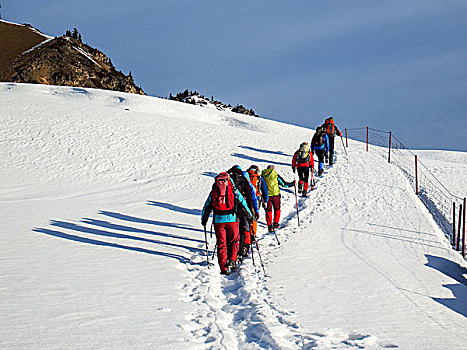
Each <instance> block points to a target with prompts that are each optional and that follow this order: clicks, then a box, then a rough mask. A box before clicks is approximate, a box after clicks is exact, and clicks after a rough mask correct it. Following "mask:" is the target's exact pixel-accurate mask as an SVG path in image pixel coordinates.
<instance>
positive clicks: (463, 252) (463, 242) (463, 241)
mask: <svg viewBox="0 0 467 350" xmlns="http://www.w3.org/2000/svg"><path fill="white" fill-rule="evenodd" d="M465 200H466V198H464V215H463V217H464V218H463V221H464V228H463V229H462V231H463V234H462V256H463V257H464V258H465V205H466V203H465Z"/></svg>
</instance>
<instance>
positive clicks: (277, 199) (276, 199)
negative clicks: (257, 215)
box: [266, 194, 281, 227]
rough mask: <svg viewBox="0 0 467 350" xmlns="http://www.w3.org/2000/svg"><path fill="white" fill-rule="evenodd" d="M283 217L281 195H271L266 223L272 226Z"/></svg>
mask: <svg viewBox="0 0 467 350" xmlns="http://www.w3.org/2000/svg"><path fill="white" fill-rule="evenodd" d="M273 209H274V221H273V219H272V210H273ZM280 218H281V195H280V194H279V195H277V196H269V200H268V204H267V206H266V223H267V224H268V227H269V226H272V225H273V223H276V224H278V223H279V220H280Z"/></svg>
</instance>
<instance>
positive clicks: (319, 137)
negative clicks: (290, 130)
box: [311, 132, 326, 147]
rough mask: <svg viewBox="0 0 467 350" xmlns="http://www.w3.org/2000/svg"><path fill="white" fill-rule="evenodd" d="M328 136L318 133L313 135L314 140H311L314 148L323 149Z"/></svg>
mask: <svg viewBox="0 0 467 350" xmlns="http://www.w3.org/2000/svg"><path fill="white" fill-rule="evenodd" d="M325 137H326V134H325V133H324V132H316V133H315V134H314V135H313V139H312V140H311V143H312V145H313V146H314V147H321V146H323V145H324V140H325Z"/></svg>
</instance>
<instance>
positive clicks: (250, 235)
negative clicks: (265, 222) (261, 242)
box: [245, 221, 258, 245]
mask: <svg viewBox="0 0 467 350" xmlns="http://www.w3.org/2000/svg"><path fill="white" fill-rule="evenodd" d="M257 229H258V222H257V221H253V223H252V224H251V227H250V228H249V230H248V232H245V244H248V245H250V244H251V242H252V241H253V242H254V241H255V240H256V238H255V237H256V230H257Z"/></svg>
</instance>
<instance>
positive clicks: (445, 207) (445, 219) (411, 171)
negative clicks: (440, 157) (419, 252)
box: [345, 127, 466, 257]
mask: <svg viewBox="0 0 467 350" xmlns="http://www.w3.org/2000/svg"><path fill="white" fill-rule="evenodd" d="M345 137H346V145H347V147H348V139H351V140H355V141H360V142H361V143H362V147H364V148H365V149H366V151H371V152H375V153H378V154H380V155H381V156H383V157H385V158H387V159H388V162H390V163H392V164H394V165H396V166H397V167H399V168H400V169H401V170H402V172H403V173H404V174H405V176H406V177H407V178H408V180H409V181H410V183H411V185H412V186H413V188H414V190H415V193H416V194H417V195H418V197H419V198H420V200H421V201H422V202H423V204H424V205H425V206H426V207H427V208H428V210H429V211H430V213H431V214H432V215H433V217H434V219H435V221H436V222H437V224H438V225H439V226H440V227H441V229H442V230H443V232H444V233H445V234H446V236H447V237H449V239H450V241H451V244H452V245H453V248H454V249H456V250H457V251H461V252H462V255H463V256H464V257H465V211H466V208H465V206H466V199H465V197H464V198H462V197H461V196H460V195H459V194H454V193H451V191H449V190H448V189H447V188H446V187H445V186H444V185H443V184H442V183H441V181H440V180H439V179H438V178H437V177H436V176H435V175H434V174H433V173H432V172H431V171H430V169H429V168H428V167H427V166H426V165H425V164H423V162H421V161H420V160H419V159H418V156H417V155H416V154H415V153H413V152H412V151H411V150H410V149H409V148H407V147H406V146H405V145H404V144H403V143H402V142H401V141H400V140H398V139H397V138H396V137H395V136H394V135H392V132H390V131H382V130H377V129H373V128H369V127H364V128H355V129H345Z"/></svg>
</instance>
